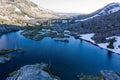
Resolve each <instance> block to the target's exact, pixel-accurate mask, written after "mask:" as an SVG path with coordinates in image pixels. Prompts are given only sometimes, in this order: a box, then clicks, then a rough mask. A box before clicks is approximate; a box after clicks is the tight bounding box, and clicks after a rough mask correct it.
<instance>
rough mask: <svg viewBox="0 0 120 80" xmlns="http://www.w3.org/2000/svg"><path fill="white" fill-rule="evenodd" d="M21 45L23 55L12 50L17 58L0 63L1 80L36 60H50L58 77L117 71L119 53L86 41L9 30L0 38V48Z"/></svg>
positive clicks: (65, 79) (68, 78)
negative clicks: (30, 36)
mask: <svg viewBox="0 0 120 80" xmlns="http://www.w3.org/2000/svg"><path fill="white" fill-rule="evenodd" d="M16 46H17V47H19V48H23V49H24V51H25V54H18V53H14V55H16V56H17V57H16V58H15V59H12V60H11V61H10V62H8V63H6V64H4V65H0V80H5V79H6V77H7V76H8V73H10V72H12V71H14V70H18V69H19V68H20V67H21V66H24V65H27V64H36V63H41V62H44V63H51V67H50V70H51V72H52V73H53V74H54V75H56V76H59V77H60V78H61V80H76V76H77V75H78V74H80V73H84V74H86V75H98V74H99V71H100V70H113V71H117V72H120V55H118V54H114V53H109V52H108V51H107V50H105V49H101V48H99V47H97V46H94V45H92V44H90V43H88V42H86V41H83V40H79V39H75V38H73V37H70V38H69V43H64V42H55V41H54V40H53V39H51V38H50V37H46V38H44V39H42V40H40V41H34V40H30V39H27V38H25V37H24V36H22V35H20V34H19V32H14V33H8V34H5V35H2V36H1V37H0V49H3V48H5V49H6V48H7V49H8V48H14V47H16Z"/></svg>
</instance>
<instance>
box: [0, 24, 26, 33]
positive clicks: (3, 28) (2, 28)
mask: <svg viewBox="0 0 120 80" xmlns="http://www.w3.org/2000/svg"><path fill="white" fill-rule="evenodd" d="M22 29H24V28H23V27H20V26H16V25H7V24H0V34H4V33H9V32H16V31H19V30H22Z"/></svg>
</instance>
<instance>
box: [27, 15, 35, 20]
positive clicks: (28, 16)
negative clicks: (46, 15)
mask: <svg viewBox="0 0 120 80" xmlns="http://www.w3.org/2000/svg"><path fill="white" fill-rule="evenodd" d="M25 19H28V20H29V19H34V18H30V17H29V16H28V15H25Z"/></svg>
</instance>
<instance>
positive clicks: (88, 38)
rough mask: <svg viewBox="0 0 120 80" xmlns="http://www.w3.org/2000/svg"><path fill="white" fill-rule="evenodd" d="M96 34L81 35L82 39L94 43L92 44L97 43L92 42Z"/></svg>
mask: <svg viewBox="0 0 120 80" xmlns="http://www.w3.org/2000/svg"><path fill="white" fill-rule="evenodd" d="M94 35H95V34H94V33H90V34H82V35H80V36H81V37H80V38H81V39H84V40H87V41H90V42H92V43H95V41H94V40H92V37H93V36H94Z"/></svg>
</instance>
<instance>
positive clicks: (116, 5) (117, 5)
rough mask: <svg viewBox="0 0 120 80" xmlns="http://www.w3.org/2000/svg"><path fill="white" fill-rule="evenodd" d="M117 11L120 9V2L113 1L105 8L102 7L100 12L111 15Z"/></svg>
mask: <svg viewBox="0 0 120 80" xmlns="http://www.w3.org/2000/svg"><path fill="white" fill-rule="evenodd" d="M117 11H120V3H111V4H109V5H107V6H105V7H104V8H103V9H101V10H100V12H99V13H98V14H100V15H109V14H111V13H115V12H117Z"/></svg>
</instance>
